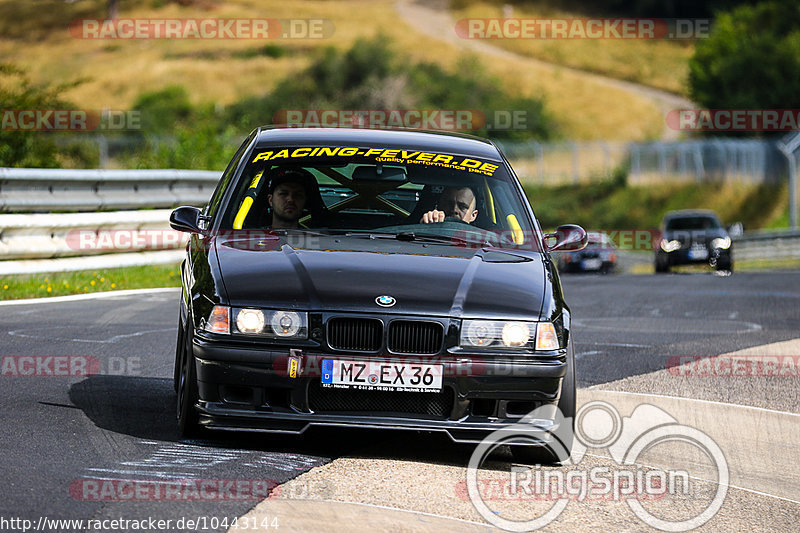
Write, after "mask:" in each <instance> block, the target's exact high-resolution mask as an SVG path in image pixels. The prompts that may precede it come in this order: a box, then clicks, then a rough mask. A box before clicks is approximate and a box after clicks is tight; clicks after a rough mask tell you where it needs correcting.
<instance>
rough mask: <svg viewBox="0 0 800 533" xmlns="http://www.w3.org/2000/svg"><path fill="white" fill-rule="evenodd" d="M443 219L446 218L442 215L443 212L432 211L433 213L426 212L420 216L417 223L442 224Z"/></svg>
mask: <svg viewBox="0 0 800 533" xmlns="http://www.w3.org/2000/svg"><path fill="white" fill-rule="evenodd" d="M445 218H447V216H446V215H445V214H444V211H439V210H437V209H434V210H433V211H428V212H427V213H425V214H424V215H422V218H421V219H419V223H420V224H431V223H433V222H444V219H445Z"/></svg>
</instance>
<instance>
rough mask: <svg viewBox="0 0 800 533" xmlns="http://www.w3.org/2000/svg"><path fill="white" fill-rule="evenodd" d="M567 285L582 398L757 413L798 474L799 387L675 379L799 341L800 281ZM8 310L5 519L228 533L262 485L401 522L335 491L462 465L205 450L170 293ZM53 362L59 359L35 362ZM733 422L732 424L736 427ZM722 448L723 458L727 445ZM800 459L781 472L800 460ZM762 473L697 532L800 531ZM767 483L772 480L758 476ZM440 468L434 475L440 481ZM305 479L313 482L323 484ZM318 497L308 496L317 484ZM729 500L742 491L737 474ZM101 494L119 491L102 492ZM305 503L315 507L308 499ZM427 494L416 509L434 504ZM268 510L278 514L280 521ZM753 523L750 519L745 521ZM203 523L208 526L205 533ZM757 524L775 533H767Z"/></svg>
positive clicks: (788, 379) (338, 448) (403, 447)
mask: <svg viewBox="0 0 800 533" xmlns="http://www.w3.org/2000/svg"><path fill="white" fill-rule="evenodd" d="M562 282H563V286H564V292H565V297H566V300H567V302H568V304H569V305H570V307H571V309H572V315H573V323H574V327H573V329H574V339H575V342H576V356H577V361H578V377H579V386H580V389H581V390H580V391H579V394H582V395H584V397H586V395H587V394H595V393H594V392H593V391H599V392H596V394H601V392H602V391H625V392H627V393H635V394H646V395H652V397H653V398H657V397H661V396H670V397H681V398H694V399H700V400H705V401H706V402H705V403H697V404H692V405H696V407H693V409H696V410H699V411H702V410H704V409H706V408H707V409H722V408H727V407H729V406H727V404H736V405H742V406H750V407H753V408H759V409H761V410H758V411H757V410H752V409H750V410H748V411H746V412H748V413H749V412H758V413H762V414H763V413H773V414H774V415H775V416H776V417H779V418H780V420H783V421H786V420H788V421H789V422H788V426H787V427H785V428H783V429H782V430H781V431H783V433H781V435H787V434H788V435H791V434H792V433H793V434H794V440H793V441H791V440H789V441H787V442H781V443H776V445H779V446H784V450H785V452H786V453H788V454H790V455H789V456H790V458H791V457H794V458H795V459H796V457H797V452H796V450H794V451H792V448H793V447H794V446H796V443H797V437H800V419H798V418H796V417H795V416H794V415H797V414H800V392H798V391H799V390H800V387H798V385H800V379H798V377H797V373H796V372H795V373H794V374H793V375H790V372H789V373H785V375H783V376H737V377H732V376H717V377H712V378H706V379H704V378H702V377H697V376H695V377H692V376H689V377H686V376H683V375H680V376H679V375H676V371H675V368H676V367H677V366H678V364H682V363H683V362H685V361H691V360H692V359H693V358H694V359H696V358H697V357H698V356H704V357H708V356H713V355H718V354H730V353H732V352H737V351H740V350H744V349H747V348H753V347H759V346H763V345H768V344H773V343H780V342H784V341H791V340H793V339H797V338H798V337H800V330H799V329H798V324H800V274H798V273H795V272H781V273H752V274H750V273H747V274H734V275H732V276H730V277H722V276H716V275H714V274H711V273H709V274H700V273H693V274H673V275H663V276H631V275H620V276H600V275H572V276H566V275H565V276H563V277H562ZM5 304H8V302H3V305H0V309H2V310H3V315H2V318H0V338H1V339H2V342H0V355H1V356H3V375H2V377H0V402H2V406H3V409H2V412H0V420H1V421H2V427H3V431H2V432H1V433H0V450H1V451H0V453H2V455H3V457H2V461H0V479H2V483H3V497H2V499H0V517H3V518H9V517H16V518H20V519H27V520H31V521H32V523H33V524H34V525H36V524H38V523H39V521H40V519H42V517H46V518H48V519H84V520H86V519H96V520H103V519H116V518H125V519H144V518H148V517H154V518H156V519H161V520H172V530H179V529H182V530H194V529H197V530H199V531H203V530H205V531H212V530H216V531H225V530H227V527H226V524H225V523H224V522H222V519H223V518H224V517H228V518H229V519H232V518H233V517H240V516H242V515H245V513H247V512H248V511H249V510H250V509H252V508H253V507H254V506H255V505H256V504H257V503H258V502H259V501H261V500H263V499H264V498H263V496H264V493H263V489H264V485H263V483H264V482H266V483H267V484H268V486H269V488H273V487H274V486H275V485H282V487H283V494H282V497H288V498H292V494H290V491H295V492H296V493H295V494H294V496H296V497H298V498H303V497H304V496H316V497H317V498H318V499H321V500H328V499H333V500H339V501H350V502H361V503H371V504H375V505H386V506H389V507H402V504H396V502H393V501H391V498H390V497H389V496H385V497H384V496H380V497H377V498H378V499H377V500H375V501H372V500H370V499H369V497H368V496H367V495H364V494H346V495H344V496H343V494H344V493H345V492H346V491H347V490H348V488H347V487H349V486H350V484H351V483H354V482H355V480H356V479H364V480H368V479H370V477H369V476H370V475H371V472H370V469H369V468H364V467H361V466H359V465H361V464H372V463H371V462H374V461H383V463H382V464H384V465H385V467H386V468H387V469H392V468H395V467H397V468H398V472H400V470H401V467H404V468H409V469H410V470H409V471H410V472H412V473H415V475H419V476H423V475H426V474H425V473H427V472H428V471H431V472H433V473H432V474H431V475H433V476H439V477H444V476H446V475H450V474H451V473H452V471H453V469H455V468H463V467H464V466H465V465H466V463H467V461H468V460H469V455H470V453H471V450H469V449H464V448H461V447H456V446H453V445H451V444H450V443H449V442H447V441H446V440H445V439H444V438H443V437H439V436H435V435H434V436H430V435H425V434H405V433H403V434H400V435H399V436H398V434H396V433H393V432H367V431H356V432H344V431H333V430H326V431H323V430H316V431H309V432H308V433H307V434H306V435H305V436H304V437H303V438H295V437H265V436H263V435H252V434H223V435H219V436H217V435H214V436H212V437H211V438H209V439H207V440H202V441H197V442H193V441H181V440H180V439H179V437H178V434H177V428H176V422H175V394H174V392H173V389H172V378H171V376H172V369H173V367H172V365H173V351H174V344H175V337H176V331H175V328H176V323H177V315H178V290H177V289H174V290H173V289H170V290H162V291H154V292H144V293H137V294H118V295H111V296H108V297H100V298H95V297H92V298H87V299H80V300H69V299H67V300H66V301H51V302H43V303H28V304H23V305H16V304H14V305H5ZM777 346H779V347H780V346H787V347H792V348H789V349H792V350H794V351H793V352H792V353H784V354H781V355H786V356H795V360H796V359H797V357H796V356H797V355H798V353H799V352H798V350H797V344H796V343H795V344H791V343H788V344H783V345H777ZM7 356H14V357H12V358H10V359H9V358H8V357H7ZM23 356H38V359H37V361H38V365H37V366H36V368H35V371H33V374H34V375H15V373H16V374H23V373H25V372H27V370H30V368H31V367H30V366H25V364H24V359H23ZM46 356H53V359H51V360H45V359H44V357H46ZM62 356H71V357H72V359H69V358H66V359H65V358H63V357H62ZM75 356H82V358H80V359H76V358H75ZM681 358H682V359H681ZM64 361H66V363H64ZM74 361H79V362H80V364H83V362H85V361H89V362H90V365H95V366H94V367H93V368H94V370H95V372H94V373H93V374H94V375H91V376H89V377H85V376H69V375H47V374H50V373H55V374H59V373H66V374H69V372H65V371H64V369H65V368H68V367H69V365H70V364H75V363H74ZM59 365H61V366H59ZM64 365H66V366H64ZM787 372H788V371H787ZM635 394H634V396H630V397H631V398H632V397H635ZM715 402H722V404H726V405H720V404H718V403H715ZM704 406H706V407H704ZM775 411H777V412H779V413H774V412H775ZM709 412H710V411H706V413H709ZM726 412H728V411H726ZM730 412H739V411H730ZM742 412H745V411H742ZM701 415H702V413H698V414H697V416H701ZM715 416H716V415H715ZM765 416H766V415H765ZM727 422H728V424H734V425H735V424H736V422H737V420H735V419H734V420H729V421H727ZM700 429H703V428H700ZM762 444H764V443H754V445H753V446H754V449H753V453H754V454H755V455H757V454H759V453H761V452H759V450H760V449H761V448H760V446H761V445H762ZM720 446H721V447H723V448H724V446H723V444H722V443H721V444H720ZM789 447H792V448H789ZM501 459H502V458H501ZM795 459H792V460H791V461H790V462H791V463H796V462H797V461H796V460H795ZM729 462H730V463H731V465H732V468H733V467H738V466H737V465H738V463H737V464H736V465H734V464H733V463H734V461H733V460H731V459H729ZM760 464H762V463H753V465H750V466H747V467H746V468H745V467H742V468H745V470H746V471H747V472H749V474H751V475H750V476H745V477H748V478H750V479H755V480H763V483H764V484H766V485H764V484H762V485H759V486H758V487H744V489H747V491H746V493H745V492H741V493H738V492H736V491H733V492H729V500H727V501H726V503H725V505H724V506H723V507H722V510H721V511H720V517H717V518H714V519H712V520H711V522H709V523H708V524H707V526H706V527H708V528H710V529H709V530H722V529H726V528H728V527H731V526H730V525H731V524H733V525H734V526H735V525H736V524H738V525H742V524H744V525H746V526H747V527H748V528H750V527H751V526H752V529H753V530H759V529H764V530H768V529H770V528H778V529H783V528H784V527H786V528H788V529H791V528H792V527H793V526H792V524H794V525H796V520H797V518H798V517H800V503H798V501H800V489H798V488H797V487H800V479H798V478H797V477H796V474H797V470H794V471H793V472H791V471H789V472H787V471H784V472H773V471H770V470H771V469H772V467H769V464H770V463H769V462H765V463H763V466H759V465H760ZM323 465H326V466H323ZM748 465H749V463H748ZM760 468H761V469H764V471H753V470H758V469H760ZM436 469H440V470H439V471H438V473H437V472H436ZM388 471H389V470H387V472H388ZM315 472H318V473H320V474H319V475H316V477H315ZM459 472H460V470H459ZM304 473H308V474H306V476H304V477H303V478H301V479H307V480H308V481H307V482H306V483H305V485H304V486H303V485H297V484H291V483H290V484H289V485H283V484H284V483H286V482H287V481H289V480H292V479H295V478H297V477H298V476H300V475H301V474H304ZM386 475H388V474H386ZM398 475H402V474H400V473H398ZM462 475H463V474H462ZM337 476H339V477H337ZM781 476H783V477H781ZM776 477H777V478H776ZM131 479H136V480H151V481H165V480H166V481H170V480H183V481H186V480H196V481H198V482H204V483H207V484H208V483H211V484H217V485H215V486H218V485H220V484H221V485H225V483H226V482H227V483H228V485H227V486H228V487H230V482H236V481H243V480H244V481H245V484H244V488H241V487H240V489H241V490H238V491H236V490H234V491H233V492H232V493H231V494H233V496H232V495H231V494H228V495H227V496H226V497H221V498H205V497H203V496H202V495H200V496H198V495H197V494H194V495H191V494H181V497H180V498H176V497H172V498H168V497H165V496H164V495H163V494H162V495H161V496H158V495H156V496H153V495H152V493H150V495H149V496H147V497H132V496H130V494H129V493H126V494H128V496H125V495H124V494H122V493H121V492H120V491H119V488H120V483H122V481H123V480H131ZM776 479H777V481H776ZM311 483H316V485H314V486H313V487H311V485H310V484H311ZM754 483H755V481H754ZM759 483H760V482H759ZM769 483H773V484H772V485H769ZM731 485H732V486H736V483H735V482H734V478H733V477H732V481H731ZM98 487H105V489H98ZM108 487H111V489H109V488H108ZM765 487H767V488H765ZM395 488H396V489H397V490H402V491H404V492H405V493H406V494H405V499H404V500H402V501H407V502H413V500H414V492H415V491H421V490H423V487H421V486H420V484H419V483H416V484H411V485H408V484H406V485H403V486H399V487H395ZM103 490H110V491H112V492H113V491H114V490H117V492H116V493H113V494H111V495H109V494H110V493H108V492H105V493H104V492H103ZM248 490H249V491H250V493H248ZM387 490H389V489H387ZM392 490H393V489H392ZM737 490H738V489H737ZM297 491H299V492H297ZM303 491H305V492H306V493H307V494H305V495H304V494H301V493H302V492H303ZM792 491H794V493H792ZM428 492H429V493H428V494H427V495H426V501H427V500H430V499H431V496H430V490H428ZM443 492H447V490H446V489H443ZM778 492H780V494H776V493H778ZM121 494H122V495H121ZM387 494H389V493H388V492H387ZM173 496H174V495H173ZM234 496H236V497H238V498H239V499H237V498H235V497H234ZM444 496H447V495H443V497H444ZM154 500H155V501H154ZM461 503H464V502H461ZM466 504H469V502H466ZM343 505H344V504H343ZM405 508H406V509H409V510H416V511H424V512H427V513H430V515H426V516H428V517H429V518H428V519H429V520H434V519H435V517H434V516H432V515H441V516H447V517H450V518H451V519H452V518H462V519H463V520H469V521H470V522H483V521H482V520H480V519H479V518H477V519H476V518H475V515H474V513H473V514H469V513H468V512H467V511H463V513H466V514H463V516H462V514H461V513H462V512H461V511H452V512H449V511H447V509H446V506H445V504H444V503H437V502H436V501H433V502H432V503H431V505H430V507H428V508H426V509H421V508H417V507H415V505H414V504H411V503H409V504H407V505H406V506H405ZM273 509H283V512H288V511H286V508H281V507H273ZM754 509H755V510H757V511H758V513H757V514H758V516H755V515H754V514H753V511H754ZM373 511H374V513H375V514H374V515H373V516H378V515H379V514H383V515H388V514H391V512H390V511H388V510H383V511H381V510H377V511H376V510H373ZM275 512H276V514H277V513H278V511H275ZM592 516H595V515H592ZM597 516H600V515H597ZM203 517H205V518H203ZM211 517H215V518H216V519H217V520H218V521H217V522H214V523H213V524H212V523H211V521H210V518H211ZM765 517H768V518H765ZM198 518H200V519H201V523H200V524H198V526H199V527H197V526H194V527H187V526H186V520H187V519H191V520H197V519H198ZM278 518H279V519H280V520H286V517H282V516H278ZM181 519H183V520H184V522H183V527H182V528H178V527H176V526H175V524H176V523H177V521H178V520H181ZM606 519H608V517H606ZM202 520H205V522H204V523H203V522H202ZM312 520H314V519H313V518H312ZM316 520H317V524H318V526H319V528H320V529H325V523H324V522H323V521H324V520H325V517H324V516H322V515H320V516H319V517H318V518H317V519H316ZM363 520H367V522H364V523H362V524H361V528H366V529H369V525H370V522H369V520H370V519H369V518H368V517H367V518H363ZM576 520H577V519H576ZM587 520H588V522H575V523H571V525H569V527H566V526H564V528H563V530H574V529H576V528H577V529H582V528H585V529H586V530H589V529H591V528H592V527H597V526H601V525H602V523H593V522H592V520H596V518H588V519H587ZM626 520H627V519H626ZM763 520H768V521H769V520H772V522H769V524H768V525H769V527H767V525H765V523H764V522H763ZM283 523H284V524H286V522H283ZM312 523H313V522H312ZM453 523H454V524H456V526H454V527H453V529H462V528H466V527H467V526H469V527H473V526H476V527H477V524H474V523H468V522H453ZM604 523H606V524H607V523H608V522H604ZM431 524H432V522H428V525H429V526H430V525H431ZM576 524H577V525H576ZM373 525H377V522H376V523H373ZM203 526H205V527H203ZM212 526H216V527H212ZM558 526H559V522H554V523H553V524H552V525H551V526H550V528H549V529H548V530H562V529H561V528H559V527H558ZM34 527H35V526H34ZM84 527H85V526H84ZM620 527H626V528H629V529H638V530H649V529H650V528H649V527H646V526H644V525H643V524H642V523H641V522H637V521H635V519H632V518H631V520H629V521H623V522H621V523H620ZM0 529H2V528H0ZM280 529H284V528H283V527H281V528H280ZM356 529H358V528H356ZM410 529H412V530H413V528H410ZM788 529H787V530H788ZM47 530H55V528H49V529H47ZM59 530H70V528H69V527H62V528H59ZM288 530H291V528H290V529H288Z"/></svg>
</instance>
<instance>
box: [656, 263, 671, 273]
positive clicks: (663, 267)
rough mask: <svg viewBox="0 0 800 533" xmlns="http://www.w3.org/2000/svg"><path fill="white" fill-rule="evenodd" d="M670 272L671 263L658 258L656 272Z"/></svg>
mask: <svg viewBox="0 0 800 533" xmlns="http://www.w3.org/2000/svg"><path fill="white" fill-rule="evenodd" d="M667 272H669V264H668V263H666V262H661V261H659V260H656V274H666V273H667Z"/></svg>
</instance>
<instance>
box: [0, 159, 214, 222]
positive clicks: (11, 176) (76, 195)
mask: <svg viewBox="0 0 800 533" xmlns="http://www.w3.org/2000/svg"><path fill="white" fill-rule="evenodd" d="M220 175H221V173H220V172H217V171H206V170H174V169H161V170H70V169H39V168H0V212H6V213H8V212H21V213H34V212H48V211H101V210H112V209H140V208H157V207H174V206H177V205H203V204H205V203H207V202H208V199H209V198H210V197H211V193H212V192H213V191H214V188H215V187H216V185H217V182H218V181H219V178H220Z"/></svg>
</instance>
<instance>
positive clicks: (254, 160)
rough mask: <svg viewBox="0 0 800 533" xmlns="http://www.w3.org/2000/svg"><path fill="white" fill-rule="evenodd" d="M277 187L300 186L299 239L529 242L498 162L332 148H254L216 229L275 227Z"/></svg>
mask: <svg viewBox="0 0 800 533" xmlns="http://www.w3.org/2000/svg"><path fill="white" fill-rule="evenodd" d="M290 176H294V177H290ZM286 181H294V182H295V183H297V182H303V183H302V185H301V186H300V188H302V189H304V195H303V196H305V198H304V199H302V200H300V202H301V203H302V204H303V205H302V206H297V207H299V210H300V211H301V212H300V213H297V216H299V219H297V220H296V224H293V226H296V227H297V228H298V229H299V230H308V231H311V230H313V231H317V232H323V233H331V234H337V235H348V236H353V237H365V236H369V237H370V238H380V237H386V238H398V239H407V240H423V239H427V240H441V241H442V242H451V243H457V242H458V241H459V240H462V239H463V240H467V241H471V242H472V241H478V242H480V243H482V244H488V245H492V246H499V245H503V246H509V247H519V246H524V245H530V244H531V243H532V242H533V241H534V239H533V236H534V235H535V233H534V230H533V228H532V226H531V221H530V217H529V215H528V210H527V206H526V204H525V203H523V202H524V198H523V197H522V196H521V195H520V194H519V193H518V192H517V189H516V188H515V187H514V186H513V182H512V181H511V178H510V176H509V175H508V173H507V172H506V170H505V169H504V167H503V166H502V164H501V162H499V161H489V160H483V159H479V158H473V157H467V156H463V155H451V154H440V153H427V152H420V151H410V150H409V151H407V150H396V149H391V150H389V149H383V148H355V147H341V146H337V147H307V148H305V147H300V148H298V147H288V148H284V147H272V146H270V147H263V148H257V149H256V150H255V151H254V153H253V155H251V156H250V160H249V161H248V163H247V165H246V167H245V168H244V170H243V172H242V174H241V176H240V177H239V179H238V181H237V183H235V184H233V187H234V191H233V194H232V196H231V197H230V200H229V202H228V204H227V207H226V209H225V211H224V213H223V215H222V219H221V222H220V226H219V227H220V229H222V230H229V229H232V230H263V229H271V228H278V227H280V226H278V225H274V219H273V214H274V211H275V210H278V211H280V207H279V206H276V205H275V201H278V198H277V197H276V196H275V194H273V193H274V192H275V191H277V192H278V193H280V191H281V189H280V184H281V183H284V182H286ZM292 186H296V185H292ZM273 189H274V191H273ZM273 200H274V201H273ZM432 213H436V214H432ZM426 214H427V216H426ZM297 216H296V217H295V218H297Z"/></svg>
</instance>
